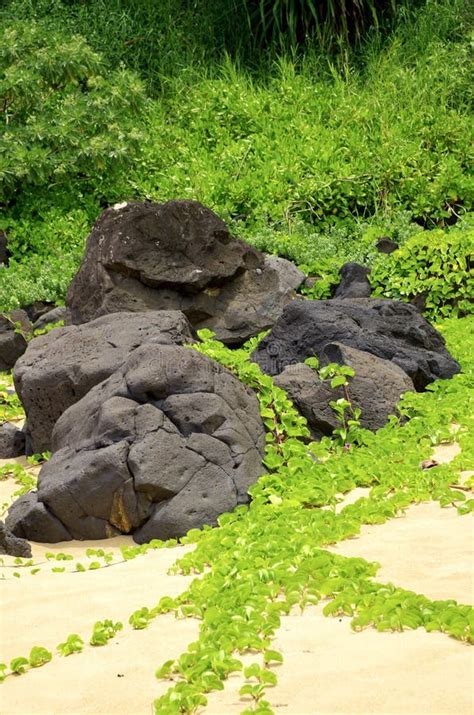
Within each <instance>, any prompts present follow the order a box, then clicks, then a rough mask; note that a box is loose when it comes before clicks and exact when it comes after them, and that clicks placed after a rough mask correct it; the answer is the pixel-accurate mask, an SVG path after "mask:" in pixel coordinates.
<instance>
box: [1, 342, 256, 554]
mask: <svg viewBox="0 0 474 715" xmlns="http://www.w3.org/2000/svg"><path fill="white" fill-rule="evenodd" d="M264 446H265V434H264V428H263V424H262V422H261V419H260V415H259V407H258V401H257V399H256V397H255V395H254V394H253V393H252V392H251V391H250V390H248V389H247V388H246V387H245V386H244V385H243V384H242V383H240V382H239V381H238V380H237V378H235V377H234V376H233V375H232V374H231V373H230V372H229V371H228V370H226V369H225V368H223V367H221V366H220V365H218V364H217V363H214V362H213V361H211V360H209V359H208V358H206V357H204V356H203V355H200V354H198V353H197V352H196V351H194V350H190V349H186V348H184V347H177V346H174V345H159V344H157V343H153V344H151V343H149V344H146V345H142V346H141V347H139V348H137V349H136V350H135V351H134V352H133V354H132V355H131V357H130V358H129V359H128V361H127V362H126V363H125V364H124V365H123V367H122V368H120V369H119V370H117V371H116V372H115V373H114V374H113V375H111V376H110V377H109V378H108V379H107V380H105V381H103V382H101V383H100V384H98V385H96V386H95V387H94V388H92V389H91V390H90V391H89V392H88V393H87V395H86V396H85V397H83V398H82V399H81V400H80V401H79V402H77V403H76V404H75V405H73V406H72V407H70V408H69V409H68V410H67V411H66V412H65V413H64V414H63V415H62V417H61V418H60V419H59V421H58V422H57V424H56V426H55V428H54V433H53V456H52V458H51V460H50V461H49V462H48V463H47V464H46V465H45V466H44V467H43V468H42V470H41V472H40V475H39V480H38V492H37V495H35V496H34V497H32V496H31V494H28V495H27V497H28V499H27V500H25V499H24V497H21V498H20V499H19V500H18V502H16V503H15V504H14V505H13V507H12V509H11V510H10V515H11V514H12V512H13V517H12V518H11V519H10V516H9V519H10V523H11V524H12V525H11V527H10V528H11V529H12V530H13V531H14V533H17V529H19V530H21V531H22V535H23V534H25V535H27V536H28V537H29V538H35V540H39V541H47V540H49V539H50V536H51V534H50V530H49V522H45V523H46V526H47V527H48V534H47V535H48V538H45V535H44V534H43V533H42V532H41V528H40V526H39V525H38V524H37V520H36V514H38V520H41V519H44V513H45V512H46V513H47V514H48V515H49V516H50V518H51V519H54V520H56V521H57V522H58V523H59V524H61V526H62V528H63V529H67V533H68V534H69V535H70V536H71V537H73V538H78V539H101V538H105V537H108V536H113V535H115V534H119V533H134V538H135V540H136V541H138V542H139V543H142V542H144V541H148V540H149V539H152V538H160V539H166V538H169V537H177V536H182V535H183V534H185V533H186V532H187V531H188V530H189V529H191V528H193V527H200V526H202V525H203V524H211V525H214V524H216V520H217V517H218V516H219V514H221V513H222V512H224V511H231V510H232V509H233V508H234V507H235V506H236V505H237V504H240V503H245V502H247V501H248V496H247V491H248V488H249V487H250V485H251V484H252V483H254V482H255V481H256V480H257V478H258V477H259V476H260V474H261V473H262V472H263V467H262V461H261V460H262V455H263V452H264ZM22 502H27V503H26V505H24V506H23V505H22ZM15 509H16V510H17V511H16V512H15V511H14V510H15ZM19 510H23V511H22V512H21V515H22V518H21V519H18V517H17V516H16V513H18V511H19ZM40 510H42V511H40ZM32 532H34V533H35V537H33V536H31V533H32Z"/></svg>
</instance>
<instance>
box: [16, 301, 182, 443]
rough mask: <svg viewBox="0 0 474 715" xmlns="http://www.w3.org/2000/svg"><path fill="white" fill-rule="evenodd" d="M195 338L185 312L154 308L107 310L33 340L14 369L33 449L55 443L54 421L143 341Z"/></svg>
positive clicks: (114, 369) (174, 341) (180, 343)
mask: <svg viewBox="0 0 474 715" xmlns="http://www.w3.org/2000/svg"><path fill="white" fill-rule="evenodd" d="M192 339H193V332H192V329H191V326H190V325H189V323H188V321H187V320H186V318H185V317H184V315H183V314H182V313H180V312H178V311H155V312H151V311H150V312H148V313H114V314H113V315H105V316H103V317H102V318H98V319H97V320H94V321H92V322H91V323H87V324H86V325H79V326H76V325H71V326H66V327H63V328H55V329H54V330H52V331H51V332H50V333H48V334H46V335H41V336H39V337H37V338H35V339H34V340H32V341H31V342H30V343H29V344H28V349H27V351H26V353H25V354H24V355H23V357H22V358H21V360H19V361H18V362H17V364H16V365H15V370H14V380H15V387H16V390H17V393H18V395H19V397H20V400H21V402H22V403H23V406H24V408H25V412H26V416H27V427H26V431H27V433H28V440H29V445H28V447H29V450H31V451H32V452H44V451H45V450H49V449H51V435H52V431H53V427H54V425H55V424H56V422H57V420H58V419H59V417H60V416H61V415H62V413H63V412H64V411H65V410H66V409H67V408H68V407H70V406H71V405H73V404H74V403H75V402H77V401H78V400H80V399H81V398H82V397H84V395H85V394H86V393H87V392H88V391H89V390H90V389H91V388H92V387H93V386H94V385H97V384H98V383H99V382H102V380H105V378H107V377H109V375H111V374H112V373H113V372H115V371H116V370H117V369H118V368H119V367H120V366H121V365H123V363H124V362H125V360H126V359H127V358H128V357H129V355H130V353H131V352H132V351H133V350H134V349H135V348H137V347H138V346H139V345H142V344H144V343H160V344H177V345H182V344H184V343H186V342H190V341H192Z"/></svg>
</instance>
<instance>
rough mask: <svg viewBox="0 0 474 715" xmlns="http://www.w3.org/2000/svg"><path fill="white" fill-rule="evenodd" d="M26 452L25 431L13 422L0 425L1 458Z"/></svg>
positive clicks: (8, 457)
mask: <svg viewBox="0 0 474 715" xmlns="http://www.w3.org/2000/svg"><path fill="white" fill-rule="evenodd" d="M22 454H25V433H24V432H23V431H22V430H21V429H18V427H17V426H16V425H13V424H12V423H11V422H4V423H3V424H1V425H0V459H10V458H12V457H21V455H22Z"/></svg>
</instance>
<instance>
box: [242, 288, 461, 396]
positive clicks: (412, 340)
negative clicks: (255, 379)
mask: <svg viewBox="0 0 474 715" xmlns="http://www.w3.org/2000/svg"><path fill="white" fill-rule="evenodd" d="M334 342H338V343H343V344H344V345H347V346H349V347H353V348H356V349H358V350H363V351H365V352H369V353H371V354H372V355H375V356H377V357H379V358H383V359H385V360H391V361H392V362H393V363H394V364H396V365H398V366H399V367H401V368H402V370H404V371H405V372H406V374H407V375H408V376H409V377H410V378H411V380H412V381H413V384H414V386H415V389H416V390H418V391H420V390H423V389H424V388H425V387H426V385H428V384H429V383H430V382H433V380H437V379H440V378H441V379H446V378H450V377H452V376H453V375H455V374H456V373H457V372H459V370H460V367H459V365H458V363H457V362H456V360H454V358H452V357H451V355H450V354H449V353H448V351H447V349H446V346H445V342H444V338H443V337H442V336H441V335H440V333H438V331H437V330H435V329H434V328H433V327H432V326H431V325H430V324H429V323H428V322H427V321H426V320H425V319H424V318H423V316H421V315H420V314H419V313H418V311H417V310H416V309H415V308H414V307H413V306H411V305H408V304H405V303H399V302H397V301H391V300H378V299H371V298H360V299H354V300H338V299H333V300H313V301H312V300H305V301H293V302H292V303H290V305H288V306H287V307H286V308H285V310H284V312H283V315H282V316H281V318H279V320H278V321H277V322H276V324H275V325H274V326H273V329H272V330H271V331H270V333H269V334H268V335H267V336H266V337H265V338H264V339H263V340H262V341H261V342H260V344H259V345H258V347H257V348H256V350H255V351H254V353H253V359H254V360H255V361H256V362H257V363H258V364H259V365H260V368H261V369H262V370H263V371H264V372H266V373H268V374H269V375H278V374H279V373H280V372H282V371H283V370H284V369H285V368H286V367H287V366H288V365H292V364H295V363H299V362H304V361H305V359H306V358H308V357H312V356H314V355H316V356H318V357H319V358H321V357H322V356H323V352H324V349H325V347H326V346H327V345H328V344H329V343H334Z"/></svg>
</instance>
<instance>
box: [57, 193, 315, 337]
mask: <svg viewBox="0 0 474 715" xmlns="http://www.w3.org/2000/svg"><path fill="white" fill-rule="evenodd" d="M303 280H304V274H303V273H302V272H301V271H299V270H298V269H297V268H295V266H293V265H292V264H290V263H289V262H288V261H285V260H284V259H274V258H265V256H264V255H263V254H262V253H260V252H259V251H257V250H255V249H254V248H252V247H251V246H249V245H247V244H246V243H244V242H243V241H240V240H237V239H235V238H234V237H233V236H231V235H230V233H229V231H228V229H227V226H226V224H225V223H224V222H223V221H222V220H221V219H220V218H219V217H218V216H217V215H216V214H215V213H213V212H212V211H211V210H210V209H207V208H205V207H204V206H202V205H201V204H199V203H198V202H196V201H169V202H167V203H165V204H156V203H151V202H137V201H132V202H129V203H124V204H117V205H115V206H114V207H112V208H109V209H107V210H106V211H104V213H103V214H102V216H101V217H100V218H99V220H98V221H97V223H96V224H95V226H94V228H93V230H92V232H91V234H90V236H89V238H88V240H87V245H86V251H85V255H84V258H83V261H82V264H81V266H80V268H79V271H78V273H77V274H76V276H75V277H74V279H73V281H72V283H71V285H70V287H69V291H68V294H67V298H66V305H67V306H68V310H69V317H70V320H71V322H72V323H76V324H78V323H84V322H87V321H90V320H93V319H94V318H96V317H98V316H100V315H105V314H107V313H114V312H117V311H124V310H126V311H144V310H169V309H173V310H181V311H183V312H184V313H185V315H186V317H187V318H188V319H189V321H190V322H191V324H192V325H193V326H194V327H195V328H196V329H200V328H210V329H211V330H214V332H215V333H216V335H217V338H218V339H219V340H222V341H224V342H226V343H229V344H231V343H234V344H237V343H242V342H243V341H245V340H246V339H247V338H249V337H251V336H253V335H256V334H257V333H259V332H260V331H262V330H264V329H266V328H269V327H271V325H273V323H274V322H275V321H276V319H277V318H278V317H279V315H280V314H281V312H282V310H283V307H284V306H285V305H286V304H287V303H288V302H289V301H290V300H292V299H293V298H294V297H295V296H294V290H295V289H296V288H298V286H299V285H300V284H301V283H302V282H303Z"/></svg>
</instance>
